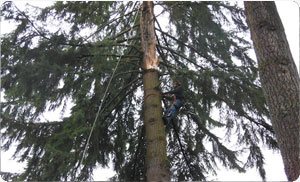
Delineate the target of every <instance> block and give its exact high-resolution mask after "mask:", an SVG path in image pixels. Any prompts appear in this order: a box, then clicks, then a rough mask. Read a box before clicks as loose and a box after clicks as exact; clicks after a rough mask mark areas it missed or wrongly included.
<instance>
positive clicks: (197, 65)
mask: <svg viewBox="0 0 300 182" xmlns="http://www.w3.org/2000/svg"><path fill="white" fill-rule="evenodd" d="M158 46H159V47H160V48H162V49H165V50H168V51H170V52H171V53H172V54H176V55H178V56H179V57H181V58H183V59H185V60H187V61H188V62H190V63H192V64H193V65H195V66H196V67H199V68H201V69H202V70H205V68H204V67H203V66H201V65H199V64H197V63H195V62H194V61H193V60H191V59H189V58H187V57H186V56H185V55H182V54H180V53H178V52H176V51H175V50H173V49H171V48H170V47H168V46H162V45H158ZM179 63H181V62H179ZM181 64H182V63H181Z"/></svg>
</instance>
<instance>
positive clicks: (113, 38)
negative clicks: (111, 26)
mask: <svg viewBox="0 0 300 182" xmlns="http://www.w3.org/2000/svg"><path fill="white" fill-rule="evenodd" d="M138 26H139V24H136V25H134V26H133V27H130V28H128V29H125V30H123V31H122V32H120V33H119V34H117V35H115V36H114V37H111V38H109V39H111V40H116V39H117V38H118V37H120V36H122V35H124V34H125V33H128V32H130V31H131V30H133V29H134V28H137V27H138Z"/></svg>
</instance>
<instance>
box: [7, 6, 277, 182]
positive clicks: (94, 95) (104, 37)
mask: <svg viewBox="0 0 300 182" xmlns="http://www.w3.org/2000/svg"><path fill="white" fill-rule="evenodd" d="M153 7H154V12H156V14H155V17H153V21H155V24H154V25H155V27H154V30H155V32H154V33H155V37H156V41H157V44H156V51H157V53H158V56H159V60H160V64H159V67H158V68H157V69H158V71H159V72H158V71H155V72H151V70H145V67H143V62H145V49H144V48H143V46H142V44H143V41H142V37H143V30H141V29H140V27H143V26H142V25H141V23H140V21H139V20H141V19H142V17H141V14H142V13H141V11H142V10H141V4H140V3H139V2H126V3H125V2H102V1H88V2H86V1H79V2H68V1H67V2H56V3H55V4H54V5H53V6H50V7H47V8H44V9H39V8H36V7H34V6H30V7H28V9H26V10H20V9H18V7H16V6H15V5H14V3H12V2H6V3H4V4H3V6H2V11H1V12H2V16H3V17H4V19H5V20H6V21H10V22H15V23H16V24H17V27H16V29H15V30H14V31H12V32H11V33H9V34H6V35H4V37H3V39H2V40H1V41H2V42H1V44H2V55H1V62H2V70H1V74H2V88H3V91H4V94H5V101H4V102H2V107H1V118H2V122H1V126H2V129H3V130H2V131H3V134H2V140H3V141H4V142H3V146H2V147H3V149H5V150H8V149H9V148H10V147H11V146H12V144H13V143H15V142H16V143H17V148H16V152H15V155H14V156H15V157H17V158H18V160H19V161H20V162H24V161H26V162H27V166H26V169H25V171H24V172H23V173H22V174H19V175H14V176H15V178H14V179H17V180H38V181H43V180H58V181H59V180H89V179H91V177H92V173H93V170H94V169H95V167H96V166H99V165H100V166H102V167H106V166H108V164H109V162H110V161H111V162H112V164H113V168H114V170H115V171H116V173H117V174H116V176H115V177H114V178H113V179H114V180H145V179H146V171H147V168H148V167H146V166H147V165H148V164H146V163H147V161H146V160H145V156H146V154H147V155H148V154H149V153H148V152H149V148H148V147H147V146H148V144H149V140H148V139H149V136H147V132H148V133H149V129H147V127H148V126H147V122H151V121H150V120H151V118H150V120H149V121H147V117H149V114H151V112H150V111H153V108H157V109H158V110H160V111H158V112H160V115H161V114H162V112H161V106H160V105H159V106H157V100H156V101H153V99H151V100H150V99H148V98H149V97H150V96H149V97H148V96H147V94H148V95H149V94H150V95H151V94H152V92H153V94H157V93H158V92H157V91H156V90H155V91H154V87H155V89H161V90H169V89H170V84H169V83H170V80H171V79H172V78H174V77H176V78H177V79H179V80H180V81H181V82H182V84H183V87H184V88H185V103H186V104H185V107H184V108H183V109H182V111H181V112H180V114H179V115H178V117H177V119H176V122H175V124H176V126H175V128H177V131H178V133H177V134H178V136H179V137H178V138H179V139H180V142H181V144H182V145H181V146H180V145H178V141H176V137H175V136H176V133H174V131H175V130H174V129H170V130H166V132H167V133H166V137H164V136H160V137H164V138H158V139H159V140H161V141H163V140H165V141H167V149H166V150H167V155H168V160H165V162H166V164H165V165H167V166H170V172H171V173H170V174H171V176H170V179H173V180H205V179H207V177H210V176H211V175H215V174H216V170H217V168H218V167H219V165H223V166H225V167H226V168H228V169H232V170H237V171H239V172H244V171H245V170H247V169H248V168H251V167H256V168H258V169H259V172H260V175H261V176H262V178H263V179H265V170H264V158H263V154H262V152H261V148H260V145H261V144H263V145H265V146H268V147H270V148H272V149H277V143H276V141H275V139H274V132H273V129H272V127H271V125H270V124H269V122H268V120H267V119H266V118H268V117H269V114H268V108H267V107H266V103H265V98H264V96H263V93H262V89H261V86H260V83H259V81H258V75H257V65H256V63H255V61H254V60H252V59H251V58H250V57H249V55H248V53H247V51H248V50H249V48H250V47H251V46H250V43H249V42H248V41H247V40H245V38H244V33H245V32H246V31H247V26H246V25H245V20H244V13H243V10H242V9H240V8H239V7H237V6H235V5H231V4H229V3H226V2H198V1H196V2H156V3H155V4H154V6H153ZM156 9H157V11H158V12H157V11H155V10H156ZM163 17H164V18H167V19H168V20H167V26H164V25H163V24H162V20H163V19H162V18H163ZM225 25H227V26H225ZM229 25H230V26H229ZM144 36H147V35H144ZM153 41H154V40H153ZM118 61H120V62H119V65H118V67H117V69H116V70H115V71H116V74H115V75H114V76H113V77H112V73H113V72H114V68H115V67H116V64H118ZM149 71H150V72H151V73H150V72H149ZM147 74H156V75H157V76H155V78H154V79H152V78H151V79H149V80H147V81H145V79H146V77H147ZM111 78H112V79H111ZM158 79H159V83H160V84H159V83H158ZM110 80H111V82H110ZM143 80H144V81H143ZM147 82H148V83H151V84H150V85H147ZM108 85H109V90H108V93H107V95H106V96H105V97H104V93H105V89H106V88H107V87H108ZM148 86H149V88H151V90H152V91H151V90H150V91H149V90H148V91H145V89H148ZM142 90H144V94H141V91H142ZM149 92H151V93H149ZM147 97H148V98H147ZM103 98H104V99H103ZM157 98H158V102H159V100H160V97H155V99H157ZM147 99H148V100H147ZM152 102H153V103H152ZM70 104H71V105H72V108H71V111H70V114H69V115H64V116H63V117H62V119H61V120H57V121H45V120H43V119H41V115H42V114H43V113H44V112H47V111H52V110H56V109H58V108H62V109H61V111H62V112H64V110H65V109H66V107H67V105H70ZM100 104H102V105H103V107H102V108H101V109H100V111H99V117H98V118H97V120H96V122H95V128H94V130H93V132H92V135H91V137H90V140H89V141H88V138H89V134H90V131H91V128H92V127H93V123H94V120H95V118H96V114H97V112H98V109H99V105H100ZM147 104H150V106H151V108H152V109H150V110H149V108H147ZM154 104H156V105H155V107H154ZM216 113H218V114H219V117H214V116H213V115H215V114H216ZM146 115H147V116H146ZM155 117H156V118H157V116H155ZM159 120H160V121H155V124H154V126H155V127H157V129H158V130H160V131H158V132H160V134H163V133H164V131H161V128H162V127H163V124H162V121H161V119H159ZM148 128H149V127H148ZM154 129H156V128H154ZM147 130H148V131H147ZM220 131H225V133H226V135H225V136H222V135H221V132H220ZM149 135H151V134H150V133H149ZM150 137H151V136H150ZM87 141H88V143H87ZM228 143H230V145H229V144H228ZM233 143H234V144H236V147H231V146H233ZM85 148H86V149H87V150H86V155H83V154H84V151H85ZM155 149H156V148H155ZM152 150H153V149H152ZM162 150H165V149H162ZM242 154H244V155H246V159H244V160H243V159H242V158H241V155H242ZM82 157H83V158H82ZM81 159H83V160H82V162H81ZM149 165H151V164H149Z"/></svg>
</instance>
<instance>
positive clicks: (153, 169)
mask: <svg viewBox="0 0 300 182" xmlns="http://www.w3.org/2000/svg"><path fill="white" fill-rule="evenodd" d="M140 21H141V22H140V26H141V37H142V48H143V52H144V57H143V69H144V75H143V84H144V123H145V129H146V144H147V152H146V170H147V171H146V177H147V181H170V174H169V167H168V158H167V149H166V146H167V142H166V135H165V128H164V124H163V121H162V105H161V94H160V90H159V75H158V71H157V68H158V63H159V62H158V59H157V56H156V39H155V32H154V13H153V2H151V1H146V2H143V4H142V17H141V19H140Z"/></svg>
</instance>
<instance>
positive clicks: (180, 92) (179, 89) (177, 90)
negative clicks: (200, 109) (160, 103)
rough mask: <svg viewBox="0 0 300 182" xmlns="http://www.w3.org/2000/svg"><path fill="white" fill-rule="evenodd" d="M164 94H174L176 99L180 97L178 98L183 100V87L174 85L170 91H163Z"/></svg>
mask: <svg viewBox="0 0 300 182" xmlns="http://www.w3.org/2000/svg"><path fill="white" fill-rule="evenodd" d="M164 94H174V95H175V97H176V99H180V100H183V99H184V97H183V88H182V86H181V85H179V86H176V87H175V88H174V90H171V91H169V92H166V93H164Z"/></svg>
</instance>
